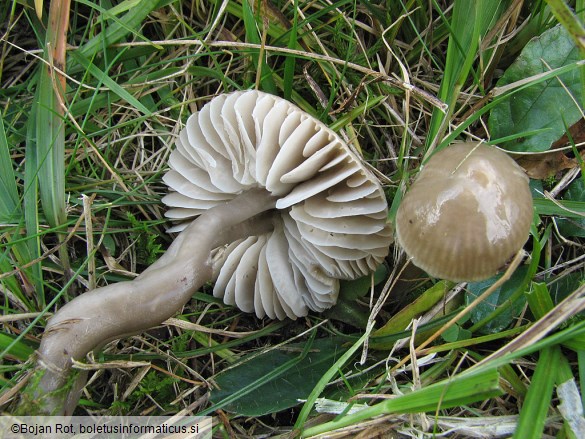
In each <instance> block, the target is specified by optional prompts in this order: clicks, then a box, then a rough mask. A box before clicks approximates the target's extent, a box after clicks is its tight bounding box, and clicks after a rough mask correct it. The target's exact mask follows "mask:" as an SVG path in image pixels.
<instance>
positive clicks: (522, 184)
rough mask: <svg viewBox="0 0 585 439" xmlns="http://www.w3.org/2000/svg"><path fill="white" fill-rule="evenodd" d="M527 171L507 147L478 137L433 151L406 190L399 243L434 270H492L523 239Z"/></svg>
mask: <svg viewBox="0 0 585 439" xmlns="http://www.w3.org/2000/svg"><path fill="white" fill-rule="evenodd" d="M532 217H533V211H532V195H531V193H530V188H529V186H528V177H527V176H526V174H525V173H524V171H523V170H522V168H520V166H518V165H517V164H516V162H515V161H514V160H512V159H511V158H510V157H509V156H508V155H507V154H506V153H504V152H502V151H500V150H498V149H496V148H494V147H491V146H488V145H485V144H479V143H475V142H466V143H457V144H453V145H450V146H448V147H447V148H445V149H443V150H441V151H439V152H437V153H436V154H434V155H433V156H432V157H431V159H430V160H429V161H428V162H427V163H426V164H425V165H424V167H423V169H422V171H421V172H420V173H419V175H418V177H417V178H416V180H415V182H414V183H413V184H412V186H411V187H410V189H409V190H408V192H407V193H406V195H405V196H404V198H403V200H402V202H401V204H400V207H399V208H398V212H397V216H396V234H397V240H398V243H399V244H400V245H401V247H402V248H403V249H404V251H405V252H406V254H407V255H408V256H409V257H411V258H412V262H413V263H414V264H415V265H416V266H418V267H420V268H422V269H423V270H425V271H426V272H427V273H428V274H430V275H431V276H433V277H437V278H442V279H449V280H453V281H477V280H482V279H486V278H488V277H490V276H493V275H494V274H496V273H497V272H498V270H499V269H500V268H502V267H503V266H504V265H505V264H506V262H507V261H508V260H509V259H510V258H511V257H512V256H513V255H514V254H515V253H516V252H517V251H518V250H519V249H520V248H521V247H522V246H523V245H524V243H525V242H526V240H527V239H528V234H529V231H530V225H531V223H532Z"/></svg>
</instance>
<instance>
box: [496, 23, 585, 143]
mask: <svg viewBox="0 0 585 439" xmlns="http://www.w3.org/2000/svg"><path fill="white" fill-rule="evenodd" d="M580 60H581V57H580V55H579V50H578V49H577V47H576V46H575V44H574V43H573V40H572V39H571V37H570V36H569V35H568V34H567V32H566V31H565V30H564V28H563V27H561V26H560V25H559V26H556V27H554V28H552V29H550V30H548V31H546V32H544V33H543V34H542V35H540V36H539V37H537V38H534V39H533V40H532V41H530V42H529V43H528V44H527V45H526V47H525V48H524V50H523V51H522V53H521V54H520V56H519V57H518V58H517V59H516V61H515V62H514V63H513V64H512V65H511V66H510V67H509V68H508V69H507V70H506V72H505V73H504V75H503V76H502V78H501V79H500V80H499V81H498V84H497V85H498V87H503V86H505V85H508V84H512V83H515V82H517V81H522V80H525V79H527V78H530V77H532V76H534V75H539V74H541V73H545V72H549V71H551V70H553V69H556V68H560V67H563V66H567V65H569V64H572V63H575V62H577V61H580ZM583 97H584V96H583V90H582V87H581V77H580V69H573V70H571V71H570V72H567V73H563V74H561V75H558V77H555V78H551V79H547V80H545V81H538V80H535V81H534V84H533V85H531V86H530V87H526V88H525V89H523V90H521V91H519V92H517V93H515V94H514V95H513V96H511V97H510V98H509V99H505V100H503V101H502V102H501V103H499V104H498V105H496V106H495V107H494V108H493V109H492V111H491V114H490V118H489V129H490V133H491V136H492V138H505V137H513V139H512V140H508V141H506V142H502V143H501V146H502V147H504V148H506V149H508V150H510V151H531V152H536V151H546V150H548V149H550V147H551V145H552V143H553V142H555V141H556V140H558V139H559V138H560V137H561V136H562V135H563V134H564V133H565V127H566V126H571V125H573V124H574V123H575V122H577V121H578V120H579V119H580V118H581V110H580V109H579V105H582V102H583Z"/></svg>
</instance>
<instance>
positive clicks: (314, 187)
mask: <svg viewBox="0 0 585 439" xmlns="http://www.w3.org/2000/svg"><path fill="white" fill-rule="evenodd" d="M169 165H170V170H169V171H168V172H167V173H166V174H165V176H164V181H165V182H166V184H167V185H168V186H169V187H170V188H171V189H172V190H173V191H172V192H171V193H170V194H168V195H167V196H165V197H164V198H163V202H164V203H165V204H166V205H167V206H169V207H170V209H169V210H168V212H167V216H168V217H169V218H172V219H175V220H181V221H182V222H181V223H180V224H178V225H177V226H175V227H173V228H172V229H171V231H180V234H179V235H178V237H177V238H176V239H175V240H174V242H173V243H172V244H171V246H170V247H169V249H168V250H167V252H166V253H165V254H164V255H163V256H162V257H161V258H160V259H159V260H158V261H156V262H155V263H154V264H153V265H152V266H150V267H149V268H147V269H146V270H145V271H144V272H143V273H142V274H140V275H139V276H138V277H137V278H136V279H134V280H132V281H128V282H120V283H117V284H112V285H108V286H105V287H102V288H98V289H95V290H93V291H90V292H88V293H85V294H83V295H81V296H79V297H77V298H75V299H74V300H72V301H71V302H69V303H68V304H66V305H65V306H64V307H63V308H61V309H60V310H59V311H58V312H57V313H56V314H55V315H54V316H53V318H51V320H50V321H49V323H48V325H47V327H46V330H45V334H44V336H43V339H42V342H41V346H40V348H39V351H38V357H39V367H40V369H41V371H42V372H43V375H42V378H41V380H40V382H39V388H38V391H37V396H38V398H39V400H40V405H39V411H41V412H44V413H53V414H56V413H72V411H73V409H74V407H75V405H76V403H77V400H78V397H79V395H78V390H79V388H80V386H76V391H72V392H71V393H70V394H69V395H67V392H56V391H57V390H59V389H60V388H62V387H63V386H64V385H65V383H66V380H67V376H68V374H69V370H70V368H71V365H72V360H80V359H82V358H83V357H84V356H85V355H86V354H87V353H89V352H90V351H92V350H94V349H96V347H99V346H102V345H103V344H105V343H106V342H108V341H111V340H114V339H117V338H120V337H123V336H125V335H128V334H132V333H138V332H140V331H143V330H145V329H147V328H150V327H152V326H155V325H158V324H160V323H161V322H163V321H164V320H166V319H167V318H169V317H171V316H172V315H173V314H175V313H176V312H177V311H178V310H180V308H181V307H182V306H184V305H185V304H186V303H187V302H188V301H189V299H190V298H191V296H192V294H193V293H194V292H195V291H196V290H197V289H198V288H200V287H201V286H202V285H203V284H204V283H206V282H208V281H210V280H214V281H215V287H214V290H213V292H214V295H216V296H218V297H222V298H223V300H224V302H225V303H226V304H230V305H236V306H237V307H238V308H240V309H241V310H242V311H245V312H252V311H255V313H256V315H257V316H258V317H264V316H268V317H270V318H278V319H283V318H285V317H290V318H293V319H294V318H297V317H301V316H305V315H306V314H307V313H308V312H309V310H313V311H322V310H325V309H327V308H329V307H331V306H332V305H334V304H335V302H336V300H337V295H338V291H339V279H354V278H357V277H360V276H363V275H366V274H368V273H370V272H371V271H373V270H374V269H375V268H376V267H377V265H379V264H380V262H381V261H382V260H383V258H384V257H385V256H386V255H387V253H388V249H389V245H390V243H391V240H392V232H391V229H390V226H389V224H388V222H387V203H386V199H385V197H384V193H383V190H382V188H381V186H380V184H379V182H378V181H377V179H376V178H375V177H374V176H373V174H372V173H371V172H370V171H369V170H368V169H367V168H366V166H365V165H364V164H363V163H362V161H361V160H360V158H359V157H358V156H357V155H356V154H354V153H353V152H352V151H351V150H350V149H349V147H348V146H347V145H346V144H345V143H344V142H343V141H342V140H341V139H340V137H339V136H338V135H337V134H336V133H334V132H333V131H332V130H330V129H329V128H327V127H326V126H325V125H324V124H322V123H321V122H319V121H318V120H316V119H315V118H314V117H312V116H310V115H309V114H307V113H305V112H303V111H301V110H300V109H299V108H298V107H296V106H294V105H293V104H291V103H289V102H287V101H286V100H283V99H280V98H278V97H276V96H272V95H269V94H266V93H262V92H258V91H244V92H235V93H231V94H224V95H219V96H217V97H215V98H214V99H212V100H211V101H210V102H209V103H208V104H206V105H205V106H204V107H203V108H202V109H201V111H199V112H198V113H195V114H193V115H192V116H191V117H190V118H189V119H188V121H187V124H186V127H185V128H184V129H183V130H182V131H181V133H180V135H179V138H178V140H177V142H176V149H175V150H174V151H173V152H172V153H171V156H170V159H169ZM185 220H187V221H185Z"/></svg>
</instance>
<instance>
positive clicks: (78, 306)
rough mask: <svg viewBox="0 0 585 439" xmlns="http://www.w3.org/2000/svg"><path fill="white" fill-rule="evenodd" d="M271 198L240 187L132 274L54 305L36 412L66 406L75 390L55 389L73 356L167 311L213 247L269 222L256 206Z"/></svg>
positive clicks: (208, 269) (187, 290)
mask: <svg viewBox="0 0 585 439" xmlns="http://www.w3.org/2000/svg"><path fill="white" fill-rule="evenodd" d="M275 203H276V200H275V198H274V197H273V196H271V195H270V194H269V193H268V192H267V191H266V190H260V189H251V190H248V191H246V192H243V193H242V194H240V195H239V196H237V197H236V198H234V199H233V200H231V201H229V202H226V203H223V204H220V205H218V206H216V207H214V208H211V209H209V210H207V211H206V212H204V213H202V214H201V215H200V216H199V217H198V218H197V219H196V220H194V221H193V222H192V223H191V224H190V225H189V226H188V227H187V228H186V229H185V230H184V231H183V232H181V233H180V234H179V236H178V237H177V238H176V239H175V241H174V242H173V243H172V244H171V246H170V247H169V249H168V250H167V252H166V253H165V254H164V255H163V256H162V257H161V258H160V259H159V260H157V261H156V262H155V263H154V264H152V265H151V266H150V267H148V268H147V269H146V270H145V271H144V272H143V273H142V274H140V275H139V276H138V277H136V278H135V279H134V280H132V281H127V282H119V283H117V284H112V285H108V286H105V287H102V288H97V289H95V290H92V291H89V292H87V293H85V294H83V295H81V296H78V297H76V298H75V299H74V300H72V301H71V302H69V303H67V304H66V305H65V306H64V307H63V308H61V309H60V310H59V311H58V312H57V313H56V314H55V315H54V316H53V317H52V318H51V320H50V321H49V323H48V325H47V327H46V329H45V333H44V336H43V339H42V341H41V345H40V348H39V350H38V357H39V359H38V367H39V368H40V369H41V370H42V371H43V375H42V377H41V379H40V382H39V386H38V390H37V397H40V399H41V401H40V407H38V408H39V410H40V412H42V413H48V414H53V415H55V414H67V415H69V414H71V412H72V411H73V409H74V408H75V405H76V403H77V400H78V398H79V396H78V395H77V396H75V395H67V394H63V393H64V392H56V391H57V390H59V389H61V388H62V387H63V386H64V385H65V383H66V381H67V376H68V375H69V371H70V369H71V366H72V360H80V359H83V358H84V357H85V356H86V355H87V354H88V353H89V352H90V351H92V350H94V349H96V348H98V347H100V346H103V345H104V344H105V343H107V342H109V341H111V340H115V339H117V338H121V337H123V336H126V335H130V334H134V333H139V332H141V331H143V330H145V329H148V328H151V327H153V326H156V325H159V324H160V323H162V322H163V321H164V320H166V319H168V318H169V317H171V316H173V315H174V314H175V313H176V312H177V311H179V310H180V309H181V307H182V306H184V305H185V304H186V303H187V302H188V301H189V299H190V298H191V296H192V295H193V293H194V292H195V291H197V289H198V288H200V287H201V286H202V285H203V284H204V283H206V282H208V281H210V280H211V279H212V274H213V273H212V260H211V252H212V250H214V249H215V248H217V247H219V246H221V245H224V244H226V243H228V242H232V241H233V240H234V239H239V238H242V237H244V236H248V234H249V233H250V232H251V231H254V232H256V233H263V232H265V231H267V230H270V229H271V227H272V216H271V215H267V214H263V215H259V214H261V213H262V212H265V211H267V210H270V209H273V208H274V206H275ZM77 393H78V394H79V392H77Z"/></svg>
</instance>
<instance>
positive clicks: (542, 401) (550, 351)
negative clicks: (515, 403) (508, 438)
mask: <svg viewBox="0 0 585 439" xmlns="http://www.w3.org/2000/svg"><path fill="white" fill-rule="evenodd" d="M560 357H561V351H560V348H559V347H557V346H554V347H550V348H545V349H543V350H541V351H540V357H539V358H538V363H537V365H536V370H535V371H534V376H533V377H532V382H531V383H530V387H529V388H528V393H527V394H526V399H525V400H524V405H523V406H522V410H521V411H520V419H519V420H518V426H517V427H516V431H515V433H514V438H522V439H531V438H534V439H539V438H541V437H542V432H543V430H544V423H545V421H546V415H547V413H548V410H549V407H550V405H551V398H552V392H553V387H554V384H555V378H556V372H557V370H558V367H559V361H560Z"/></svg>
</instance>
